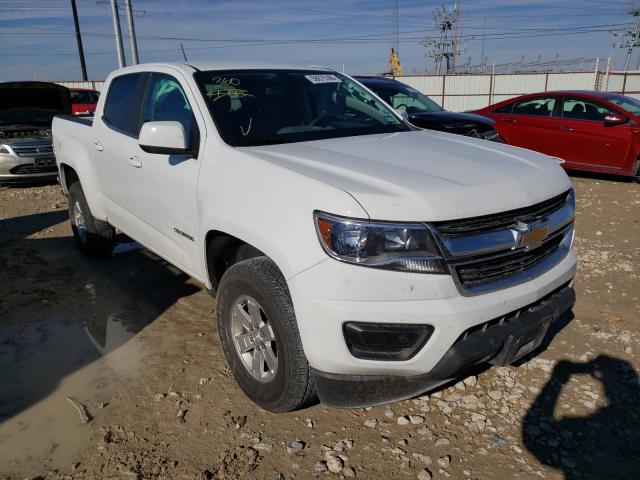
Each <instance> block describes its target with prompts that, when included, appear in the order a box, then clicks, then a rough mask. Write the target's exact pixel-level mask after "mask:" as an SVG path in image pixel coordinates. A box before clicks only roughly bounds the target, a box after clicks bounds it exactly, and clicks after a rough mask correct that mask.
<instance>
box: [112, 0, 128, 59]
mask: <svg viewBox="0 0 640 480" xmlns="http://www.w3.org/2000/svg"><path fill="white" fill-rule="evenodd" d="M111 15H112V16H113V32H114V35H115V37H116V50H117V52H118V68H122V67H126V66H127V61H126V60H125V58H124V48H123V46H122V32H121V31H120V15H118V2H117V0H111Z"/></svg>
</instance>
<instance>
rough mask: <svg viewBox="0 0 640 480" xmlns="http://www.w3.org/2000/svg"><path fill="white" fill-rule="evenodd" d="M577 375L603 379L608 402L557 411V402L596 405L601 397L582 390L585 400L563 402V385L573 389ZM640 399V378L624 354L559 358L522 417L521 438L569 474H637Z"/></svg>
mask: <svg viewBox="0 0 640 480" xmlns="http://www.w3.org/2000/svg"><path fill="white" fill-rule="evenodd" d="M577 375H589V376H591V377H592V378H593V379H595V380H596V381H597V382H599V383H600V384H601V385H602V389H603V390H604V397H605V398H604V400H605V401H606V404H605V405H604V406H601V407H599V408H597V410H596V411H595V412H593V413H591V414H588V415H584V416H580V415H579V414H576V413H575V410H573V412H571V413H569V414H568V415H564V414H562V416H558V413H556V412H557V411H558V409H559V407H560V408H562V410H564V409H567V408H569V409H572V408H575V409H576V410H584V409H586V408H588V409H591V410H593V409H594V407H595V403H601V399H598V400H597V401H594V399H593V398H592V397H590V396H584V390H581V392H580V393H582V394H583V397H582V399H583V401H584V402H585V403H586V405H583V404H580V403H577V404H572V405H566V404H563V403H561V402H560V397H561V393H562V391H563V389H569V388H570V389H572V390H573V389H575V387H574V385H575V384H574V383H573V382H572V379H573V378H574V377H575V376H577ZM601 397H602V396H601ZM590 402H591V403H593V405H592V404H591V403H590ZM639 404H640V383H639V379H638V376H637V375H636V373H635V371H634V369H633V367H632V365H631V364H629V363H628V362H626V361H625V360H622V359H619V358H614V357H610V356H607V355H600V356H599V357H597V358H595V359H594V360H591V361H589V362H584V363H575V362H572V361H567V360H563V361H560V362H559V363H557V364H556V366H555V368H554V370H553V373H552V375H551V378H550V379H549V381H548V382H547V384H546V385H545V386H544V388H543V389H542V391H541V392H540V394H539V395H538V397H537V398H536V399H535V401H534V403H533V405H532V406H531V408H530V409H529V411H528V412H527V413H526V415H525V417H524V420H523V443H524V445H525V446H526V448H527V449H528V450H529V451H530V452H531V453H532V454H533V455H534V456H535V457H536V458H537V459H538V461H539V462H540V463H542V464H544V465H548V466H550V467H552V468H555V469H557V470H560V471H561V472H563V473H564V476H565V479H566V480H578V479H594V480H595V479H604V478H606V479H619V480H623V479H624V480H628V479H631V478H638V472H640V410H639V409H638V405H639Z"/></svg>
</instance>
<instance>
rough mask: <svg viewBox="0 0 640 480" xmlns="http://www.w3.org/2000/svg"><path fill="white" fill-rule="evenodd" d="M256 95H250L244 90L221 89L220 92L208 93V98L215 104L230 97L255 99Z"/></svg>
mask: <svg viewBox="0 0 640 480" xmlns="http://www.w3.org/2000/svg"><path fill="white" fill-rule="evenodd" d="M254 96H255V95H251V94H250V93H249V90H243V89H240V88H239V89H235V88H234V89H230V90H225V89H219V90H213V91H212V92H209V93H207V97H209V98H210V99H211V100H213V101H214V102H216V101H218V100H220V99H221V98H224V97H229V98H243V97H254Z"/></svg>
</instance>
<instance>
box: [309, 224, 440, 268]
mask: <svg viewBox="0 0 640 480" xmlns="http://www.w3.org/2000/svg"><path fill="white" fill-rule="evenodd" d="M314 220H315V224H316V231H317V233H318V238H319V239H320V243H321V244H322V248H324V251H325V252H327V254H328V255H330V256H331V257H333V258H335V259H337V260H340V261H343V262H347V263H353V264H356V265H362V266H364V267H373V268H383V269H386V270H396V271H401V272H417V273H447V270H446V268H445V265H444V262H443V260H442V257H441V255H440V252H439V249H438V247H437V245H436V243H435V241H434V239H433V236H432V235H431V232H430V230H429V229H428V228H427V226H426V225H424V224H421V223H406V224H405V223H388V222H371V221H368V220H354V219H350V218H343V217H337V216H335V215H330V214H328V213H323V212H315V213H314Z"/></svg>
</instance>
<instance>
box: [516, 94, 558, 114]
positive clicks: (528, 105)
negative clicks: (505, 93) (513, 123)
mask: <svg viewBox="0 0 640 480" xmlns="http://www.w3.org/2000/svg"><path fill="white" fill-rule="evenodd" d="M555 106H556V99H555V98H554V97H538V98H532V99H529V100H523V101H521V102H518V103H516V104H515V105H514V106H513V112H512V113H513V114H514V115H536V116H540V117H550V116H551V115H553V109H554V108H555Z"/></svg>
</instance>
